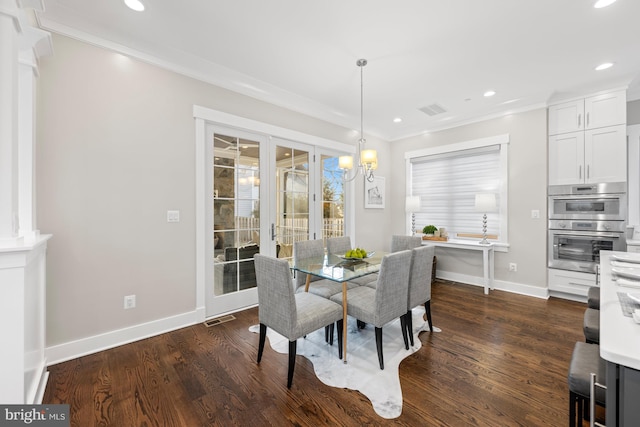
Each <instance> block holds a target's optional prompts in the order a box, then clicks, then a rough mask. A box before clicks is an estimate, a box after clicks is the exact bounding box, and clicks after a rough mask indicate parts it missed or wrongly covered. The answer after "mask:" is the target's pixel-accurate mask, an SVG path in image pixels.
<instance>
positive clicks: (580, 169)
mask: <svg viewBox="0 0 640 427" xmlns="http://www.w3.org/2000/svg"><path fill="white" fill-rule="evenodd" d="M578 179H582V165H580V166H578Z"/></svg>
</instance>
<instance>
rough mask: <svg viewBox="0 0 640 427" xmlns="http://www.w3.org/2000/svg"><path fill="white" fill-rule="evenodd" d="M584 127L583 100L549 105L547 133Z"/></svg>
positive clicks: (554, 133) (551, 133)
mask: <svg viewBox="0 0 640 427" xmlns="http://www.w3.org/2000/svg"><path fill="white" fill-rule="evenodd" d="M582 129H584V101H583V100H582V99H580V100H577V101H570V102H565V103H562V104H557V105H552V106H550V107H549V135H558V134H561V133H568V132H575V131H577V130H582Z"/></svg>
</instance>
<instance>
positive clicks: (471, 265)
mask: <svg viewBox="0 0 640 427" xmlns="http://www.w3.org/2000/svg"><path fill="white" fill-rule="evenodd" d="M502 134H509V137H510V144H509V194H508V195H509V243H510V245H511V246H510V247H509V250H508V252H507V253H500V252H499V253H497V254H496V261H495V275H496V279H497V281H498V282H499V283H498V287H502V288H506V289H511V290H515V291H519V292H524V293H531V294H533V295H538V296H540V295H543V294H546V291H544V292H541V289H540V288H546V286H547V280H546V265H547V264H546V263H547V261H546V218H547V199H546V194H547V113H546V109H544V108H541V109H536V110H533V111H528V112H524V113H519V114H513V115H509V116H505V117H501V118H497V119H492V120H487V121H482V122H478V123H474V124H469V125H466V126H460V127H457V128H453V129H448V130H444V131H441V132H436V133H432V134H425V135H421V136H416V137H412V138H407V139H404V140H400V141H395V142H392V143H391V145H392V147H391V148H392V151H391V159H392V176H391V179H392V181H393V182H394V183H396V184H395V185H394V187H395V188H396V191H394V193H393V195H392V197H391V199H390V202H391V203H390V204H391V206H392V211H391V215H392V217H393V218H394V219H396V220H394V221H393V223H392V227H391V230H392V233H402V232H403V231H404V230H405V229H406V228H405V222H404V221H400V220H398V219H399V218H403V219H404V218H405V214H404V200H405V199H404V198H405V187H404V185H399V184H397V183H400V182H402V183H404V182H405V174H406V165H405V159H404V154H405V152H407V151H411V150H416V149H420V148H425V147H434V146H439V145H446V144H454V143H458V142H463V141H469V140H474V139H479V138H485V137H490V136H496V135H502ZM533 209H537V210H539V211H540V219H531V210H533ZM481 226H482V218H481V216H478V232H481ZM436 256H437V257H438V267H437V268H438V270H441V271H443V272H444V271H446V272H455V273H456V274H460V275H467V276H472V277H481V276H482V259H481V257H480V255H479V254H476V256H473V255H471V254H470V253H469V252H468V251H460V250H453V249H441V248H438V249H437V251H436ZM511 262H515V263H517V265H518V271H517V272H510V271H509V268H508V266H509V263H511ZM521 285H524V286H521ZM528 288H530V289H528Z"/></svg>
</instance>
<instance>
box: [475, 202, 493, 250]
mask: <svg viewBox="0 0 640 427" xmlns="http://www.w3.org/2000/svg"><path fill="white" fill-rule="evenodd" d="M495 210H496V195H495V194H494V193H481V194H476V212H482V213H483V214H484V215H483V216H482V240H481V241H480V244H481V245H488V244H489V242H488V241H487V212H494V211H495Z"/></svg>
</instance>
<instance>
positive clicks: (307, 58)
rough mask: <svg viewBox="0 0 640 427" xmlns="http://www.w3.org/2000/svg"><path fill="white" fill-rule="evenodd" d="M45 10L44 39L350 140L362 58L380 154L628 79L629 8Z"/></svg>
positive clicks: (432, 4)
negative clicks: (245, 99) (94, 47)
mask: <svg viewBox="0 0 640 427" xmlns="http://www.w3.org/2000/svg"><path fill="white" fill-rule="evenodd" d="M44 1H45V8H46V9H45V11H44V12H43V13H40V14H39V15H38V23H39V25H40V26H41V27H42V28H43V29H45V30H48V31H52V32H57V33H62V34H66V35H70V36H72V37H76V38H80V39H83V40H87V41H89V42H91V43H94V44H98V45H103V46H107V47H110V48H114V49H116V50H119V51H121V52H123V53H126V54H129V55H132V56H136V57H139V58H141V59H144V60H146V61H149V62H152V63H156V64H158V65H161V66H164V67H167V68H169V69H173V70H176V71H179V72H182V73H184V74H187V75H190V76H193V77H196V78H199V79H202V80H205V81H208V82H210V83H213V84H216V85H219V86H222V87H225V88H228V89H231V90H234V91H237V92H240V93H244V94H246V95H249V96H252V97H255V98H258V99H262V100H265V101H268V102H271V103H274V104H277V105H280V106H284V107H286V108H289V109H292V110H295V111H299V112H302V113H304V114H307V115H310V116H313V117H317V118H320V119H322V120H326V121H328V122H332V123H336V124H339V125H342V126H346V127H349V128H353V129H359V128H360V69H359V68H358V67H357V66H356V60H357V59H358V58H366V59H367V60H368V61H369V64H368V65H367V66H366V67H364V69H363V72H364V130H365V133H370V134H373V135H377V136H379V137H381V138H384V139H386V140H390V141H392V140H397V139H400V138H403V137H406V136H410V135H416V134H420V133H423V132H428V131H434V130H438V129H443V128H447V127H452V126H456V125H460V124H462V123H468V122H471V121H474V120H478V119H481V118H486V117H491V116H496V115H501V114H506V113H509V112H514V111H522V110H526V109H529V108H535V107H541V106H544V105H546V104H547V103H548V102H549V100H550V99H554V98H555V99H559V98H562V97H566V96H575V95H580V94H585V93H591V92H596V91H598V90H602V89H607V88H612V87H626V86H629V85H630V86H632V87H635V86H636V85H637V84H638V81H639V79H640V77H639V76H640V37H638V34H639V33H638V31H639V27H640V21H639V17H640V1H639V0H618V1H617V2H616V3H614V4H613V5H611V6H609V7H607V8H603V9H595V8H593V3H594V1H595V0H399V1H394V2H391V1H388V0H349V1H346V0H322V1H315V2H311V1H303V0H268V1H265V0H231V1H222V0H180V1H176V0H142V1H143V2H144V3H145V5H146V10H145V11H144V12H134V11H132V10H130V9H128V8H127V7H126V6H125V5H124V3H123V1H122V0H100V1H87V0H44ZM54 53H55V45H54ZM602 62H614V63H615V66H614V67H612V68H610V69H608V70H605V71H600V72H597V71H595V70H594V68H595V66H596V65H598V64H600V63H602ZM488 89H493V90H495V91H496V92H497V94H496V95H495V96H494V97H492V98H485V97H483V93H484V92H485V91H486V90H488ZM512 100H515V101H513V102H511V103H508V104H507V103H506V102H507V101H512ZM434 103H437V104H440V105H441V106H443V107H444V108H445V109H446V110H447V111H448V112H447V113H445V114H441V115H437V116H434V117H430V116H428V115H426V114H425V113H423V112H421V111H420V110H419V109H420V108H422V107H425V106H428V105H431V104H434ZM396 117H401V118H402V119H403V121H402V122H401V123H394V122H393V119H394V118H396Z"/></svg>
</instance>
